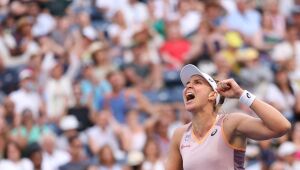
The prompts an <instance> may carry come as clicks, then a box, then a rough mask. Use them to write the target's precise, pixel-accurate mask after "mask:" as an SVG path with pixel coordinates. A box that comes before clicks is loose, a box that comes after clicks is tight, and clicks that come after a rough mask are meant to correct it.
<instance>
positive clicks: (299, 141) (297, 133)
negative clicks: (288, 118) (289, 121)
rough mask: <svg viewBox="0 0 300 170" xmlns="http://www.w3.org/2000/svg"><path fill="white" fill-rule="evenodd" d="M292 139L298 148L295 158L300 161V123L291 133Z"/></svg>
mask: <svg viewBox="0 0 300 170" xmlns="http://www.w3.org/2000/svg"><path fill="white" fill-rule="evenodd" d="M291 139H292V142H293V143H294V144H295V146H296V150H297V151H296V153H295V157H296V160H298V161H299V160H300V123H299V122H296V123H295V124H294V126H293V129H292V132H291Z"/></svg>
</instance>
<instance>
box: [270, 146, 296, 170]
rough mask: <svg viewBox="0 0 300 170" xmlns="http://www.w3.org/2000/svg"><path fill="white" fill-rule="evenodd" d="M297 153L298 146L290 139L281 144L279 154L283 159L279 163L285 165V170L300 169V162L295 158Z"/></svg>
mask: <svg viewBox="0 0 300 170" xmlns="http://www.w3.org/2000/svg"><path fill="white" fill-rule="evenodd" d="M295 153H296V146H295V144H294V143H292V142H290V141H287V142H284V143H282V144H281V145H280V146H279V148H278V156H279V158H280V161H281V162H279V163H281V164H282V165H283V167H284V168H283V169H284V170H289V169H290V170H296V169H300V162H299V161H297V160H296V159H295ZM275 163H276V162H275ZM277 163H278V162H277Z"/></svg>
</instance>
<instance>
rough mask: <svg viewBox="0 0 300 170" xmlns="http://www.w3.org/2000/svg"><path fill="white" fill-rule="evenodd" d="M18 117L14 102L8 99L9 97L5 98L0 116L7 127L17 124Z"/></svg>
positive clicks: (18, 121)
mask: <svg viewBox="0 0 300 170" xmlns="http://www.w3.org/2000/svg"><path fill="white" fill-rule="evenodd" d="M20 117H21V116H18V115H17V114H16V111H15V104H14V102H13V101H11V100H9V98H5V100H4V102H3V113H2V115H1V118H2V119H3V121H4V123H5V125H6V126H7V127H8V128H9V129H11V128H13V127H14V126H17V125H19V124H20Z"/></svg>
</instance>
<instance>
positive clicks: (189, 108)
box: [185, 104, 195, 112]
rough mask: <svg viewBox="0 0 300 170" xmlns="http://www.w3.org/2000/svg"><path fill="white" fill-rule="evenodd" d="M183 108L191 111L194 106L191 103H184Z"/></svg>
mask: <svg viewBox="0 0 300 170" xmlns="http://www.w3.org/2000/svg"><path fill="white" fill-rule="evenodd" d="M185 109H186V110H187V111H188V112H193V111H194V110H195V106H193V105H191V104H185Z"/></svg>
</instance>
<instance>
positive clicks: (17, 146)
mask: <svg viewBox="0 0 300 170" xmlns="http://www.w3.org/2000/svg"><path fill="white" fill-rule="evenodd" d="M9 145H14V146H15V147H16V148H17V150H18V151H19V152H20V158H21V157H22V149H21V147H20V145H19V144H18V143H17V142H14V141H9V142H8V143H6V146H5V150H4V155H3V156H4V158H5V159H8V148H9Z"/></svg>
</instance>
